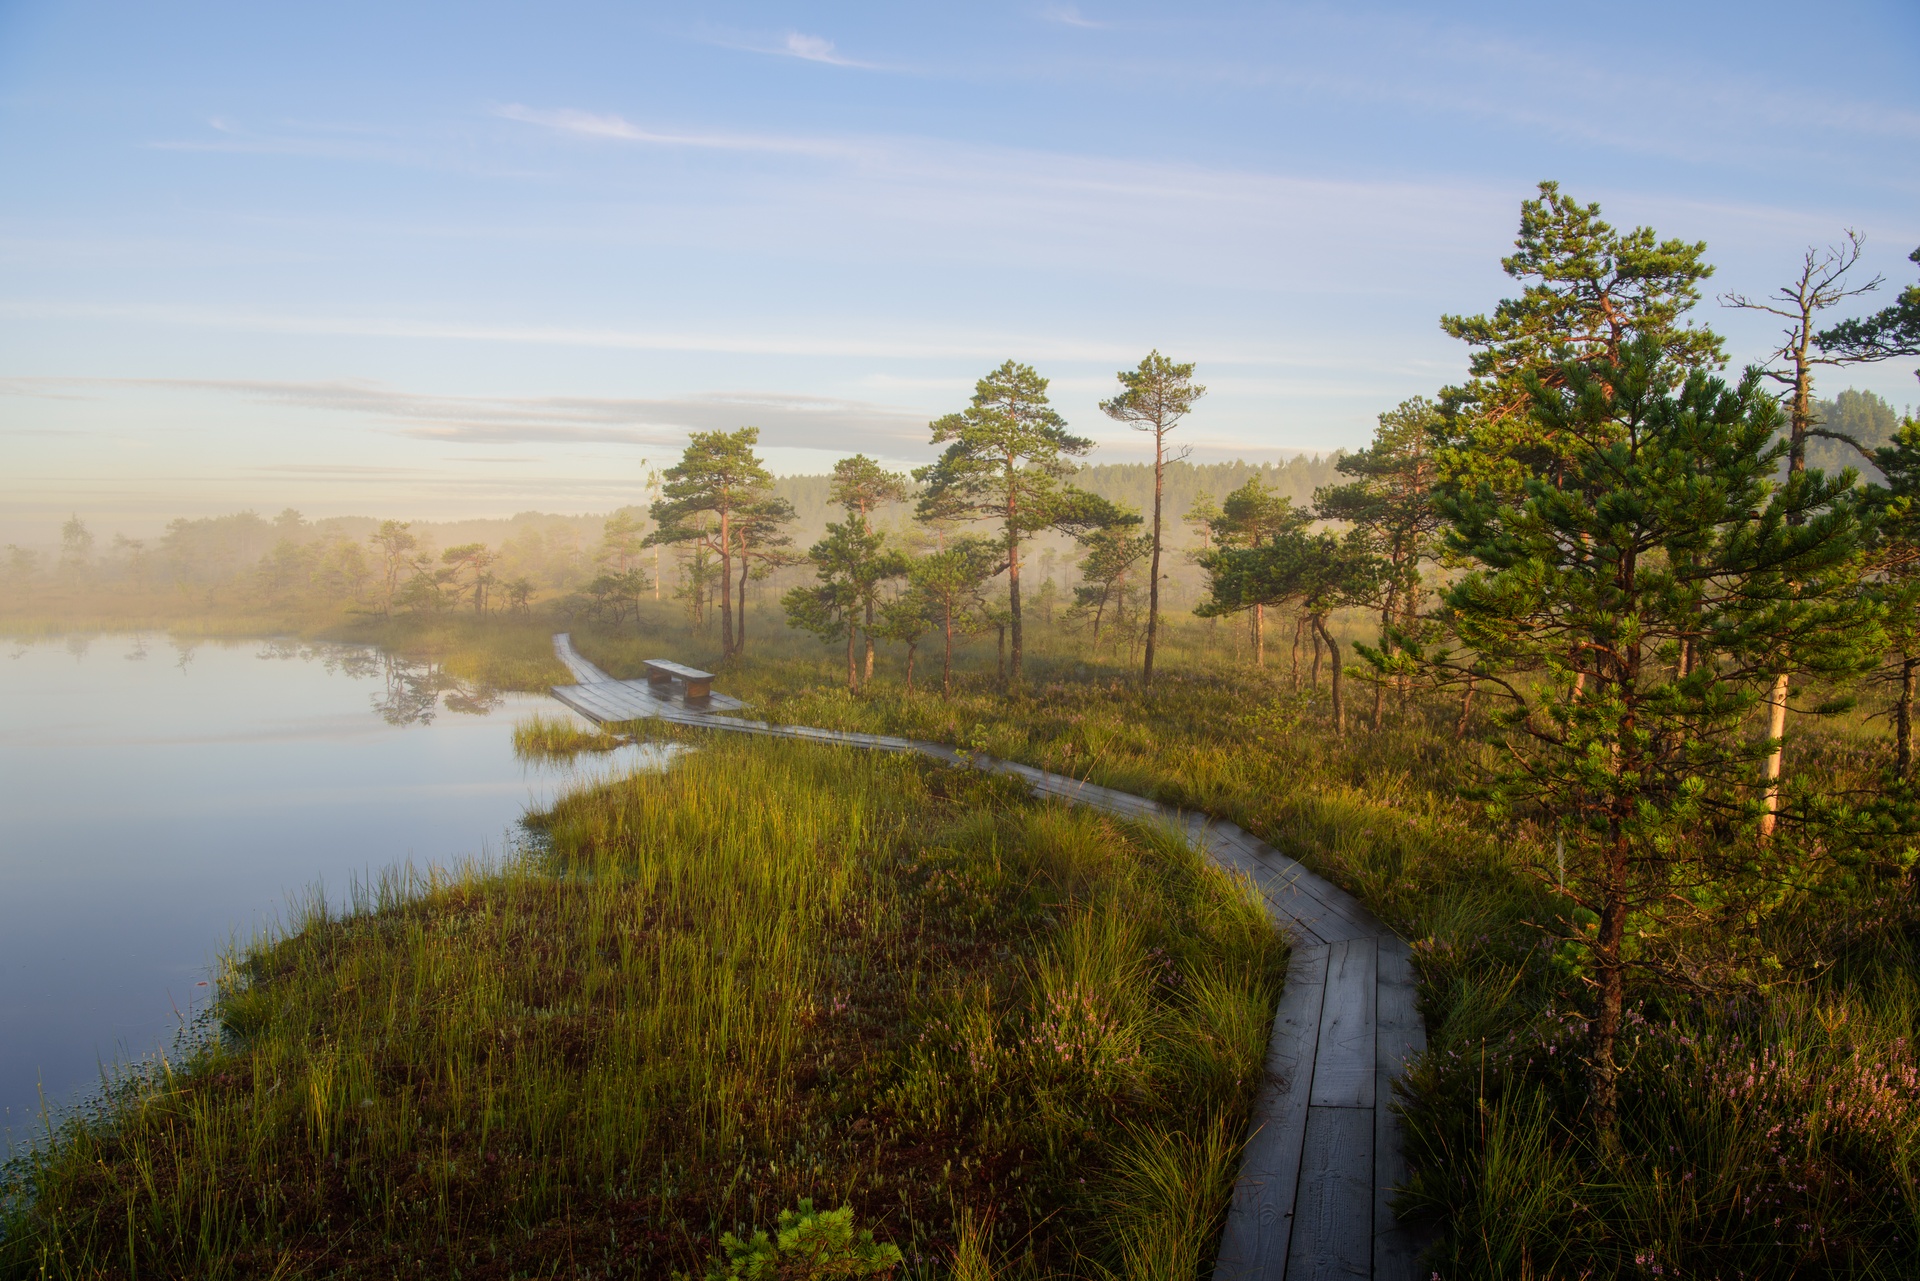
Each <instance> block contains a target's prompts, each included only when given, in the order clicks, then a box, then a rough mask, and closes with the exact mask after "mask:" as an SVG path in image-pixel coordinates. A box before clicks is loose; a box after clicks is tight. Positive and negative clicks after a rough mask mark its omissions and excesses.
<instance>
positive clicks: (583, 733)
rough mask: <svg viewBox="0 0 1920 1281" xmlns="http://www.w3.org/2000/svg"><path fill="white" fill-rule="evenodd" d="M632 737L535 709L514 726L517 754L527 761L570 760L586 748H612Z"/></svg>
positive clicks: (514, 747) (598, 749)
mask: <svg viewBox="0 0 1920 1281" xmlns="http://www.w3.org/2000/svg"><path fill="white" fill-rule="evenodd" d="M627 741H628V740H627V739H626V738H625V737H623V736H621V735H619V734H612V733H608V732H607V731H606V730H604V729H601V728H599V727H597V726H596V727H592V728H589V727H587V726H584V725H582V724H580V722H579V721H577V720H575V719H573V718H572V717H569V716H546V715H543V714H541V713H539V712H535V713H534V714H533V715H532V716H529V717H526V718H525V719H524V720H521V721H519V722H517V723H516V724H515V725H514V727H513V754H514V755H515V756H517V757H519V758H520V759H521V760H523V761H570V760H572V759H573V758H574V757H576V756H578V755H580V754H581V753H582V752H610V751H612V750H613V749H614V748H616V747H619V746H621V745H622V744H624V743H626V742H627Z"/></svg>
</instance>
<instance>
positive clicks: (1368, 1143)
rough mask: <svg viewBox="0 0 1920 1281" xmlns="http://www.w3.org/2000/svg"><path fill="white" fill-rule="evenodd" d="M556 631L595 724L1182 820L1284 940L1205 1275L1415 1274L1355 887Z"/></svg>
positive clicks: (1200, 819)
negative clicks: (820, 747) (802, 752)
mask: <svg viewBox="0 0 1920 1281" xmlns="http://www.w3.org/2000/svg"><path fill="white" fill-rule="evenodd" d="M553 644H554V651H555V653H557V654H558V655H559V657H560V661H561V662H563V663H565V664H566V665H567V668H568V670H569V671H571V672H572V673H573V674H574V678H575V680H577V681H579V682H580V683H579V684H577V685H569V686H560V687H557V688H555V689H554V691H553V694H554V697H556V698H558V699H559V700H560V701H561V702H563V703H565V704H567V706H569V707H571V708H573V709H574V710H576V711H578V712H579V713H580V714H581V715H583V716H586V717H587V718H588V719H590V720H593V721H596V722H603V723H604V722H609V721H623V720H635V719H639V718H641V717H646V716H653V717H658V718H659V719H661V720H666V721H672V722H674V723H675V724H680V725H699V726H703V727H705V728H708V729H713V730H721V731H731V732H734V733H747V734H758V735H763V736H767V737H774V738H797V739H807V740H811V741H814V742H820V743H836V744H840V745H843V746H851V747H862V748H870V749H873V750H876V751H887V752H918V753H920V754H922V755H925V756H931V757H934V758H935V759H938V760H942V761H946V762H947V763H949V764H953V765H969V766H972V767H974V768H978V769H988V770H993V771H995V772H997V773H1003V774H1014V775H1018V776H1019V777H1020V778H1023V779H1025V780H1026V781H1027V782H1028V784H1030V785H1031V786H1032V788H1033V790H1034V791H1035V792H1036V793H1039V794H1041V795H1044V796H1056V797H1059V798H1061V799H1062V800H1066V801H1071V802H1073V803H1075V804H1078V805H1090V806H1092V807H1094V808H1095V809H1099V810H1103V811H1105V812H1107V813H1110V814H1117V815H1120V816H1122V817H1125V818H1133V819H1144V820H1147V821H1153V822H1166V823H1172V824H1174V825H1176V826H1178V827H1180V828H1182V829H1183V830H1184V831H1185V832H1186V833H1187V836H1188V839H1189V840H1191V841H1192V842H1193V843H1194V845H1195V846H1197V847H1198V848H1200V849H1202V850H1204V851H1205V852H1206V853H1207V854H1208V855H1209V856H1210V857H1211V858H1213V859H1214V861H1215V862H1217V863H1218V864H1220V865H1221V866H1222V867H1224V868H1226V869H1227V870H1229V871H1232V872H1237V873H1240V874H1242V875H1244V876H1246V878H1247V879H1248V880H1249V881H1250V882H1251V883H1252V884H1253V885H1254V886H1256V887H1257V888H1258V889H1259V891H1260V893H1261V895H1262V896H1263V897H1264V898H1265V900H1266V903H1267V911H1268V912H1269V913H1270V914H1271V916H1272V917H1273V920H1274V922H1275V924H1277V925H1278V926H1279V927H1280V928H1281V929H1283V930H1285V931H1286V932H1287V933H1288V934H1289V935H1290V936H1291V938H1292V940H1293V961H1292V966H1291V968H1290V969H1289V970H1288V972H1287V986H1286V990H1285V991H1284V992H1283V993H1282V994H1281V997H1280V1006H1279V1009H1278V1010H1276V1011H1275V1014H1274V1020H1273V1035H1272V1038H1271V1039H1270V1040H1269V1041H1268V1044H1267V1079H1266V1085H1265V1088H1263V1089H1262V1091H1261V1093H1260V1097H1259V1098H1258V1099H1257V1100H1256V1101H1255V1103H1254V1115H1253V1126H1252V1133H1251V1135H1250V1137H1249V1139H1248V1141H1247V1148H1246V1155H1245V1157H1244V1159H1243V1162H1242V1165H1241V1169H1240V1177H1239V1179H1238V1181H1237V1182H1236V1183H1235V1185H1234V1191H1233V1205H1232V1207H1231V1208H1230V1209H1229V1210H1228V1212H1227V1223H1226V1230H1225V1231H1224V1233H1223V1234H1222V1236H1221V1240H1220V1256H1219V1259H1218V1261H1217V1262H1216V1264H1215V1267H1214V1281H1332V1279H1333V1278H1340V1277H1371V1278H1377V1279H1378V1281H1417V1279H1418V1278H1419V1276H1420V1274H1421V1268H1420V1266H1419V1254H1420V1247H1421V1242H1420V1240H1419V1239H1418V1238H1417V1237H1416V1236H1415V1235H1414V1234H1413V1233H1412V1232H1410V1231H1409V1230H1407V1229H1405V1228H1402V1227H1401V1226H1400V1225H1399V1224H1398V1223H1397V1222H1396V1221H1395V1219H1394V1216H1393V1211H1392V1209H1391V1207H1390V1203H1391V1201H1392V1198H1393V1194H1394V1189H1395V1188H1396V1187H1397V1186H1398V1185H1399V1184H1401V1183H1402V1182H1404V1181H1405V1179H1406V1161H1405V1157H1404V1156H1403V1148H1402V1135H1401V1123H1400V1118H1399V1117H1398V1116H1397V1115H1396V1114H1395V1113H1394V1112H1393V1111H1392V1110H1391V1108H1390V1107H1389V1104H1391V1103H1392V1101H1393V1088H1392V1083H1393V1081H1394V1080H1395V1079H1397V1078H1398V1077H1399V1076H1400V1075H1401V1074H1402V1072H1403V1071H1404V1069H1405V1065H1406V1064H1407V1062H1408V1061H1409V1060H1410V1059H1411V1058H1412V1057H1413V1056H1415V1055H1417V1054H1419V1053H1420V1052H1421V1051H1422V1050H1423V1049H1425V1048H1426V1029H1425V1027H1424V1025H1423V1024H1422V1023H1421V1020H1420V1012H1419V1010H1418V1009H1417V1008H1416V1007H1415V1004H1414V974H1413V963H1412V957H1411V954H1410V953H1409V952H1408V950H1407V945H1406V944H1405V943H1404V942H1402V941H1401V940H1400V939H1399V938H1398V937H1397V936H1396V935H1395V934H1394V933H1393V931H1391V930H1389V929H1388V928H1387V927H1386V926H1385V925H1383V924H1382V923H1381V922H1380V921H1379V920H1378V919H1376V918H1375V917H1374V916H1373V914H1372V913H1370V912H1369V911H1367V909H1366V908H1365V907H1363V906H1361V904H1360V902H1359V900H1357V899H1355V898H1354V897H1353V896H1352V895H1351V894H1348V893H1347V892H1346V891H1345V890H1342V889H1341V888H1339V887H1338V886H1336V885H1334V884H1333V883H1332V882H1330V881H1328V880H1326V879H1325V878H1323V877H1320V876H1316V875H1314V874H1313V873H1312V872H1310V871H1308V870H1307V869H1306V868H1305V867H1303V866H1301V865H1300V864H1299V863H1297V862H1295V861H1294V860H1293V859H1290V858H1288V857H1287V856H1286V855H1284V854H1282V853H1280V852H1279V851H1278V850H1276V849H1274V848H1273V847H1272V846H1271V845H1268V844H1267V843H1266V842H1264V841H1262V840H1260V839H1259V838H1257V837H1255V836H1253V835H1252V834H1251V833H1249V832H1246V831H1244V830H1243V829H1241V828H1240V827H1237V826H1236V825H1234V824H1232V823H1226V822H1221V821H1219V820H1216V819H1211V818H1208V817H1207V816H1206V815H1204V814H1195V813H1190V812H1187V811H1182V810H1177V809H1174V808H1172V807H1170V806H1165V805H1162V804H1160V803H1159V802H1157V801H1151V800H1148V799H1146V798H1144V797H1140V796H1134V795H1132V794H1130V793H1127V792H1119V791H1115V790H1113V789H1112V788H1108V787H1099V786H1097V785H1095V784H1092V783H1085V782H1081V781H1080V780H1079V779H1075V778H1069V777H1067V776H1066V775H1063V774H1051V773H1048V772H1047V771H1045V770H1039V769H1034V768H1033V767H1031V766H1027V765H1017V764H1014V763H1013V762H1011V761H1000V760H992V759H989V758H984V757H980V756H975V755H968V754H963V753H960V752H957V751H955V750H954V749H953V748H951V747H947V746H944V745H942V744H939V743H928V742H922V741H919V740H917V739H909V738H895V737H893V736H891V735H885V734H855V733H849V732H844V731H839V730H826V729H812V728H809V727H807V726H803V725H772V724H769V723H767V722H765V721H753V720H746V719H744V718H740V717H735V716H730V715H716V714H715V712H716V711H724V710H728V708H727V707H722V706H720V704H721V696H720V695H719V694H715V695H714V696H713V702H714V707H713V708H711V709H709V710H700V709H697V708H688V707H686V706H685V705H684V704H682V703H679V702H678V701H677V700H662V699H660V698H657V697H654V696H651V695H647V694H645V693H644V690H645V688H646V682H645V681H615V680H613V679H612V678H611V677H609V676H607V675H606V674H605V673H604V672H602V671H600V670H599V669H598V668H597V667H595V666H594V665H593V664H591V663H589V662H587V661H586V660H585V659H584V658H581V657H580V655H579V654H578V653H577V652H576V651H575V650H574V648H573V643H572V640H571V638H569V637H568V636H567V635H566V634H564V633H562V634H561V635H558V636H555V637H554V638H553ZM633 686H639V687H640V690H641V691H642V692H641V693H640V694H639V695H638V697H633V696H631V695H628V694H623V693H620V692H619V691H621V690H630V689H631V688H632V687H633ZM609 687H612V688H609ZM642 700H644V702H643V701H642ZM725 701H726V704H727V705H728V707H730V708H738V707H739V706H740V704H739V702H738V701H737V700H733V699H727V700H725Z"/></svg>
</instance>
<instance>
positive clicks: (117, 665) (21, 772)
mask: <svg viewBox="0 0 1920 1281" xmlns="http://www.w3.org/2000/svg"><path fill="white" fill-rule="evenodd" d="M536 710H537V711H541V712H543V713H546V714H548V715H552V716H561V715H567V714H568V713H566V711H565V709H564V708H561V707H560V706H559V705H558V704H556V703H554V702H553V701H551V700H549V699H546V698H544V697H540V696H536V695H528V694H500V693H497V692H492V691H485V690H477V689H474V688H472V687H469V686H465V685H463V684H461V683H459V682H455V681H452V680H449V679H448V678H446V677H445V676H444V675H443V674H442V673H440V672H439V671H438V670H436V669H434V668H432V667H431V666H429V665H426V664H422V663H417V662H408V661H405V660H400V659H396V658H393V657H392V656H389V655H383V654H380V653H378V652H377V651H374V650H370V649H365V648H360V647H354V646H331V645H322V646H314V645H303V644H290V643H284V642H274V641H267V642H260V641H250V642H243V643H237V644H214V643H206V644H198V645H182V644H177V643H175V642H173V641H170V640H168V639H167V638H165V637H160V636H151V635H149V636H141V635H125V634H121V635H110V636H99V637H83V636H74V637H68V638H63V639H55V640H50V641H42V642H34V643H18V642H7V643H6V648H5V649H4V650H0V1132H3V1133H4V1135H5V1138H6V1139H7V1141H9V1142H11V1143H13V1144H18V1143H19V1142H21V1141H23V1140H26V1139H29V1138H30V1137H31V1135H32V1132H33V1129H34V1127H35V1126H36V1125H37V1124H38V1123H39V1116H40V1110H41V1102H42V1099H43V1098H44V1100H45V1101H46V1102H47V1103H49V1104H52V1105H56V1106H65V1105H70V1104H72V1103H74V1102H75V1101H77V1100H79V1099H83V1098H84V1097H85V1096H86V1094H87V1093H88V1091H89V1090H90V1089H91V1088H92V1087H95V1086H97V1085H98V1083H99V1080H100V1073H101V1068H102V1066H103V1065H112V1064H116V1063H126V1062H130V1061H137V1060H140V1059H143V1058H147V1057H150V1056H152V1055H154V1054H156V1053H159V1052H161V1051H163V1050H165V1049H167V1048H168V1047H169V1046H170V1045H171V1044H172V1042H173V1040H174V1038H175V1036H176V1035H177V1034H178V1032H179V1031H180V1029H181V1028H182V1026H183V1025H184V1024H185V1022H187V1021H188V1020H190V1019H191V1018H192V1017H193V1015H194V1014H195V1013H196V1012H199V1011H201V1010H203V1009H204V1008H205V1006H206V1004H207V999H208V996H209V994H210V992H211V991H212V989H211V987H209V986H203V984H206V983H208V982H209V981H210V979H211V974H210V973H209V970H210V967H211V966H212V964H213V963H214V961H215V959H216V957H217V956H218V954H219V953H220V951H221V950H222V949H223V948H225V947H227V946H229V945H231V944H235V943H238V942H242V941H244V940H245V939H247V938H248V937H250V936H251V935H252V934H253V933H254V932H256V931H258V930H260V929H262V928H263V927H268V926H271V925H273V924H274V923H276V922H278V921H280V920H283V919H285V917H286V914H287V909H288V906H289V903H290V901H291V900H292V899H295V898H298V897H300V896H303V895H305V894H307V893H310V892H313V891H314V890H315V889H316V888H317V889H318V890H319V891H321V892H324V894H325V895H326V897H327V899H328V901H329V902H331V903H335V904H341V905H344V904H345V903H347V901H348V898H349V892H350V889H351V886H352V883H353V882H354V880H355V879H356V878H358V879H360V880H363V881H364V880H369V879H372V878H374V877H377V876H378V875H379V873H380V872H381V871H382V870H383V869H387V868H391V867H395V866H400V865H407V864H411V865H412V866H413V867H415V868H417V869H420V870H422V871H424V870H425V869H427V868H429V867H431V866H434V865H442V866H445V865H449V864H452V863H456V862H459V861H461V860H465V859H471V858H476V857H483V856H485V857H494V856H498V855H500V854H502V853H503V852H506V851H508V850H509V849H510V848H511V846H512V843H513V841H514V840H515V839H516V834H517V832H518V820H519V819H520V817H521V816H522V815H523V814H524V813H525V812H526V810H527V809H528V807H529V806H530V805H541V804H544V803H545V802H546V801H548V800H549V799H551V798H552V796H553V795H554V794H555V793H556V791H558V790H559V789H560V788H562V787H563V786H566V785H569V784H571V783H574V782H577V781H579V780H581V779H583V778H588V777H592V776H595V775H599V774H605V773H608V772H611V771H616V770H618V771H621V772H625V771H626V770H628V769H631V768H633V767H635V766H639V765H645V764H649V763H654V762H657V761H658V760H659V759H660V754H659V752H658V750H657V749H651V748H638V747H629V748H623V749H621V750H620V751H618V752H616V753H613V754H610V755H609V756H603V757H597V758H581V763H580V764H577V765H565V764H558V765H538V764H523V763H522V762H521V761H519V760H517V759H516V758H515V756H514V752H513V744H512V729H513V724H514V722H515V721H516V720H518V719H520V718H521V717H523V716H526V715H528V714H530V713H532V712H533V711H536Z"/></svg>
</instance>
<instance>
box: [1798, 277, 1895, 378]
mask: <svg viewBox="0 0 1920 1281" xmlns="http://www.w3.org/2000/svg"><path fill="white" fill-rule="evenodd" d="M1907 258H1908V260H1909V261H1911V262H1916V263H1920V249H1916V250H1914V251H1913V252H1912V253H1910V254H1908V255H1907ZM1814 341H1815V342H1816V343H1818V344H1819V346H1820V348H1821V350H1822V351H1824V352H1825V353H1826V354H1828V355H1830V356H1834V357H1837V358H1839V359H1840V360H1841V361H1842V362H1843V363H1846V364H1850V365H1856V364H1864V363H1868V362H1871V361H1876V360H1893V359H1895V358H1896V357H1899V356H1920V285H1908V286H1907V287H1906V288H1905V289H1903V290H1902V291H1901V292H1900V297H1899V300H1898V301H1896V302H1895V303H1894V304H1893V305H1892V306H1891V307H1887V308H1884V309H1882V310H1880V311H1877V312H1875V313H1874V314H1873V315H1871V316H1867V317H1864V318H1863V319H1860V320H1847V321H1842V322H1841V323H1840V324H1837V325H1835V326H1834V327H1833V328H1831V329H1824V330H1822V331H1820V333H1818V334H1817V335H1815V337H1814ZM1914 372H1915V374H1916V375H1920V370H1915V371H1914Z"/></svg>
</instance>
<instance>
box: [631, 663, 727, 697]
mask: <svg viewBox="0 0 1920 1281" xmlns="http://www.w3.org/2000/svg"><path fill="white" fill-rule="evenodd" d="M646 669H647V684H648V685H650V686H652V687H653V688H654V689H656V690H658V689H659V687H660V686H662V685H671V684H673V682H675V681H679V682H680V683H681V684H682V685H684V686H685V687H686V691H687V701H688V702H689V703H693V702H700V701H704V700H705V699H706V698H707V696H708V695H710V694H712V693H713V673H712V672H703V671H700V670H698V669H697V668H692V667H688V666H686V665H685V664H683V663H676V662H674V661H673V660H672V659H670V658H649V659H648V660H647V661H646Z"/></svg>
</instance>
